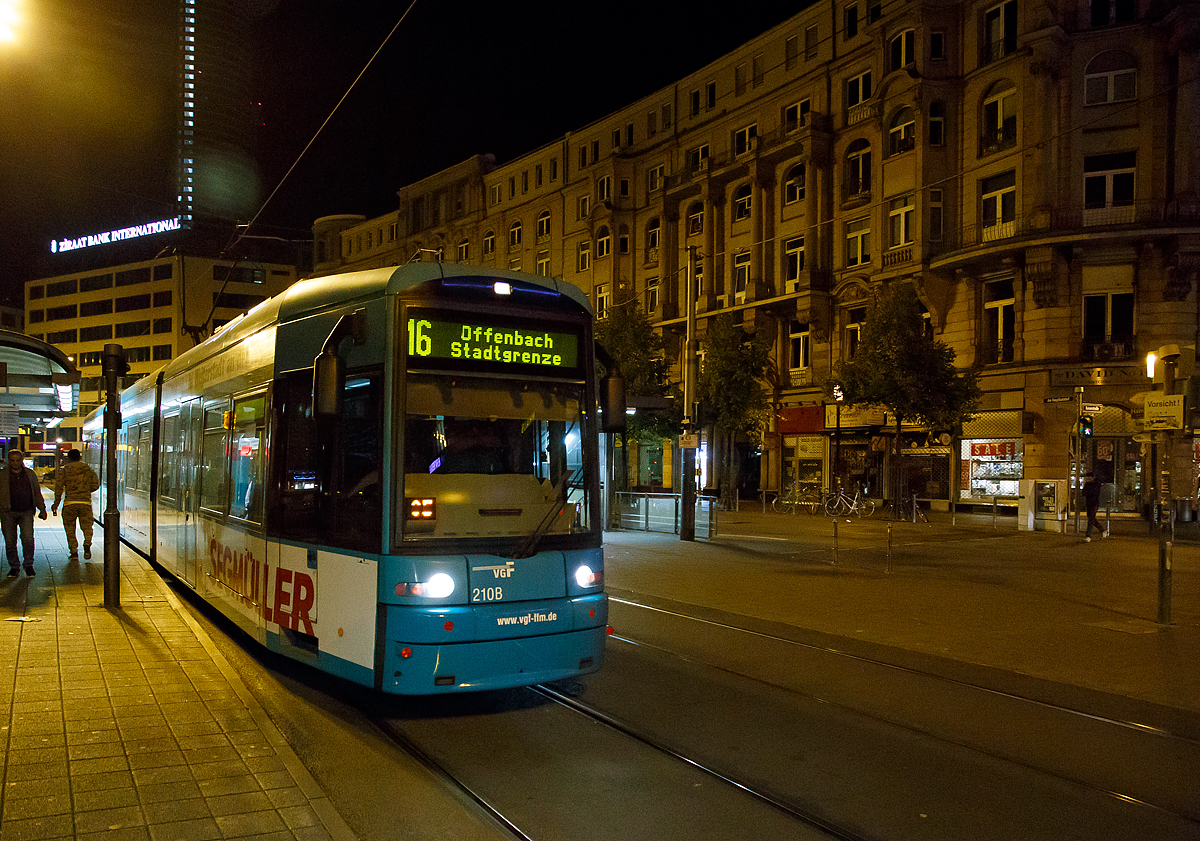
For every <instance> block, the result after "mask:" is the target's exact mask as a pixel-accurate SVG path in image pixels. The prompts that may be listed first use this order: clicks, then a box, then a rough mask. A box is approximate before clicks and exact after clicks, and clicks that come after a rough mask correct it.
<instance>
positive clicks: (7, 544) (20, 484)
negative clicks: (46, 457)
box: [0, 449, 46, 578]
mask: <svg viewBox="0 0 1200 841" xmlns="http://www.w3.org/2000/svg"><path fill="white" fill-rule="evenodd" d="M35 510H36V511H37V512H38V518H39V519H42V520H44V519H46V500H44V499H42V486H41V484H40V483H39V482H38V479H37V474H36V473H34V472H33V470H32V468H29V467H26V466H25V453H23V452H22V451H20V450H17V449H12V450H9V451H8V464H7V466H6V468H5V469H3V470H0V528H2V529H3V531H4V552H5V554H6V555H8V576H9V578H12V577H13V576H15V575H20V574H21V559H20V558H18V557H17V532H18V531H19V532H20V533H21V553H22V555H23V557H24V559H25V574H26V575H33V512H34V511H35Z"/></svg>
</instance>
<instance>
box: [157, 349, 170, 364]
mask: <svg viewBox="0 0 1200 841" xmlns="http://www.w3.org/2000/svg"><path fill="white" fill-rule="evenodd" d="M170 358H171V346H170V345H155V346H154V361H155V362H161V361H163V360H167V359H170Z"/></svg>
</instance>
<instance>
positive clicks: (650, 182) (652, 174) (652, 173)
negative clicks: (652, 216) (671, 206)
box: [646, 164, 663, 193]
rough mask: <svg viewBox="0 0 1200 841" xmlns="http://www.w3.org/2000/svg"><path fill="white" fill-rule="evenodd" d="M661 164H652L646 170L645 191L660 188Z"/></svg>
mask: <svg viewBox="0 0 1200 841" xmlns="http://www.w3.org/2000/svg"><path fill="white" fill-rule="evenodd" d="M662 185H663V165H662V164H659V165H658V166H652V167H650V169H648V170H646V191H647V192H650V193H653V192H656V191H658V190H659V189H661V188H662Z"/></svg>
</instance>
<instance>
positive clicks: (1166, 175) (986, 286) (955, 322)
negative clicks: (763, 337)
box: [314, 0, 1200, 512]
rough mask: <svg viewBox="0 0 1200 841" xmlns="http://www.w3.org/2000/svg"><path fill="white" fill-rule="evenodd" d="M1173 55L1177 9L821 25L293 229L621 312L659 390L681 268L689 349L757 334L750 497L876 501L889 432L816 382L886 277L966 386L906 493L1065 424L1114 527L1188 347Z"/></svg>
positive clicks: (1186, 60)
mask: <svg viewBox="0 0 1200 841" xmlns="http://www.w3.org/2000/svg"><path fill="white" fill-rule="evenodd" d="M1198 50H1200V4H1198V3H1167V2H1158V0H1153V2H1152V1H1151V0H1062V2H1058V3H1051V2H1035V0H1005V2H994V0H986V1H983V2H948V0H928V2H907V1H906V0H893V1H892V2H887V3H880V2H875V0H856V2H838V3H830V2H818V3H815V4H813V5H812V6H810V7H809V8H807V9H805V10H804V11H802V12H800V13H799V14H797V15H796V16H795V17H793V18H792V19H790V20H788V21H787V22H785V23H783V24H781V25H780V26H778V27H776V28H774V29H772V30H770V31H769V32H766V33H764V34H763V35H761V36H759V37H757V38H755V39H753V40H752V41H750V42H748V43H746V44H744V45H743V46H742V47H740V48H738V49H737V50H735V51H733V52H731V53H730V54H728V55H726V56H725V57H723V58H721V59H720V60H718V61H715V62H713V63H712V64H709V65H708V66H706V67H704V68H702V69H700V70H698V71H696V72H695V73H692V74H690V75H688V76H685V77H683V78H681V79H680V80H679V81H678V82H677V83H675V84H674V85H671V86H669V87H666V88H663V89H661V90H658V91H655V92H654V93H652V94H650V95H649V96H646V97H644V98H643V99H641V100H639V101H637V102H634V103H631V104H630V105H629V106H628V107H626V108H624V109H621V110H620V111H618V112H616V113H613V114H609V115H607V116H605V117H604V118H602V119H599V120H597V121H596V122H595V123H593V124H592V125H589V126H585V127H583V128H581V129H579V130H577V131H573V132H571V133H569V134H567V135H565V136H563V137H561V138H558V139H556V140H554V141H553V142H551V143H549V144H547V145H546V146H544V147H542V148H540V149H537V150H534V151H531V152H530V153H529V154H527V155H524V156H522V157H520V158H518V159H516V160H513V161H510V162H506V163H503V164H497V163H496V162H495V161H494V160H492V159H491V158H490V157H487V156H483V157H477V158H474V159H472V160H469V161H465V162H463V163H462V164H459V165H458V166H455V167H451V168H450V169H447V170H445V171H443V172H440V173H436V174H434V175H431V176H430V177H429V178H427V179H425V180H424V181H421V182H419V183H417V184H412V185H409V186H406V187H404V188H402V189H401V190H400V191H399V193H398V197H399V202H398V205H397V210H396V212H395V213H391V214H388V215H387V216H384V217H381V218H378V219H370V220H367V219H363V218H362V217H352V216H338V217H325V218H323V219H320V220H317V222H316V223H315V224H314V235H315V237H316V265H317V271H318V273H331V272H334V271H342V270H347V269H353V268H366V267H370V266H378V265H389V264H398V263H403V262H407V261H408V260H410V259H414V258H416V259H438V258H439V256H440V258H441V259H444V260H447V261H457V262H466V263H478V264H481V265H488V266H498V267H504V268H517V269H521V270H523V271H529V272H537V273H540V274H546V275H552V276H555V277H559V278H563V279H565V280H568V281H570V282H573V283H576V284H578V285H579V286H580V287H581V288H583V289H584V290H586V291H587V292H588V293H589V294H590V295H591V296H592V300H593V302H594V304H595V307H596V312H597V317H599V318H604V317H605V315H606V313H607V310H608V308H609V307H611V306H612V305H613V304H614V303H622V302H625V301H627V300H629V299H637V300H638V301H639V302H640V303H641V304H642V306H643V307H644V308H645V310H646V311H647V312H648V313H649V314H650V316H651V318H652V320H653V321H654V323H655V324H656V325H657V327H658V329H660V330H661V331H662V333H663V335H664V338H665V339H666V343H667V347H668V348H669V353H670V356H671V359H672V361H673V362H674V363H675V365H676V369H677V370H678V367H679V364H678V363H679V357H680V354H681V352H682V344H683V327H684V321H685V315H686V313H685V303H684V302H685V301H686V294H685V292H686V286H685V283H686V276H687V270H688V266H689V257H690V255H693V254H694V255H695V256H696V268H697V271H696V280H695V282H696V285H697V289H698V293H699V295H698V305H697V306H698V317H699V325H700V332H701V335H703V331H704V325H705V324H706V322H707V321H708V319H710V318H711V317H712V316H714V315H715V314H718V313H730V314H732V315H733V316H734V317H735V318H737V319H739V320H740V321H741V323H742V325H743V326H744V328H745V329H746V330H747V331H766V333H767V334H768V335H769V336H770V337H771V338H772V341H773V346H774V353H773V360H774V366H775V370H774V371H773V374H774V376H772V377H770V378H769V379H770V383H771V386H770V387H771V389H772V394H771V397H772V401H773V403H774V407H775V413H774V415H775V416H774V421H773V423H772V425H771V428H770V430H769V431H768V433H767V434H766V436H765V438H764V440H763V441H762V442H761V447H759V442H748V444H747V447H746V453H745V454H744V455H746V456H748V457H755V456H760V460H759V469H758V470H757V471H753V472H752V475H753V478H754V479H757V480H758V483H757V484H758V486H759V487H762V488H773V489H774V488H780V487H786V486H788V485H789V484H791V483H793V482H812V483H817V482H823V483H828V481H829V479H830V476H831V473H832V472H836V473H838V474H839V475H842V476H845V477H847V478H849V479H852V480H854V481H856V482H858V483H862V484H866V485H868V486H870V487H871V488H872V490H876V489H877V487H878V486H877V482H878V477H879V476H880V475H881V473H882V470H883V467H884V463H883V459H884V458H885V456H884V450H885V449H886V447H885V446H884V444H885V442H886V437H887V436H888V435H890V432H889V430H888V429H887V427H886V426H885V425H883V424H882V421H884V420H885V419H884V418H883V417H882V416H881V413H878V412H848V411H846V412H841V413H837V412H836V410H835V409H834V407H832V406H827V405H825V398H824V397H823V395H822V391H821V388H820V383H821V382H822V381H823V379H824V378H825V377H827V376H828V374H829V372H830V370H831V367H832V365H833V364H835V362H836V361H837V360H840V359H843V358H845V357H846V356H847V355H848V354H851V353H852V352H853V349H854V345H855V341H856V339H857V337H858V331H859V329H860V327H861V325H862V323H863V320H864V319H865V318H866V315H867V313H868V312H869V305H870V302H871V300H872V297H873V296H874V294H875V293H876V291H877V290H878V289H880V288H881V287H883V286H886V285H888V284H897V283H911V284H913V285H914V286H915V287H916V289H917V290H918V293H919V295H920V298H921V300H922V302H923V303H924V305H925V307H926V309H927V311H928V318H929V321H930V324H931V329H932V330H933V332H934V335H935V336H936V337H937V338H939V339H941V340H943V341H945V342H946V343H948V344H949V345H950V346H951V347H953V348H954V350H955V351H956V353H957V360H958V363H959V364H960V365H963V366H967V365H972V364H979V365H981V366H982V370H983V375H982V386H983V388H984V391H985V398H984V403H983V406H982V411H981V413H980V414H979V416H978V417H977V418H976V419H975V420H973V421H971V422H970V423H968V424H967V426H966V427H965V428H964V429H963V430H962V440H961V442H960V441H957V440H956V441H955V442H954V447H953V451H951V450H952V448H951V447H950V446H949V445H947V443H946V442H945V439H944V438H943V437H942V436H940V435H939V434H938V432H939V431H938V430H933V431H929V430H917V429H914V430H912V431H911V434H908V433H906V435H905V436H904V437H905V439H906V440H905V441H904V442H903V443H904V448H905V450H906V452H908V453H909V454H911V455H915V456H918V458H917V459H916V461H915V463H916V464H918V465H920V467H919V468H918V469H916V470H915V471H914V472H913V474H912V475H911V476H910V481H911V483H912V489H913V490H914V491H915V492H917V493H919V494H922V495H924V496H925V497H927V498H931V499H935V500H946V499H949V498H951V497H954V498H958V499H962V500H970V499H987V500H990V499H991V497H992V496H993V495H996V494H999V495H1010V494H1015V493H1016V490H1017V486H1016V481H1015V480H1016V479H1017V478H1027V479H1043V478H1066V477H1067V476H1068V475H1069V472H1070V465H1071V463H1072V459H1073V455H1072V452H1071V447H1070V440H1071V437H1072V430H1073V429H1074V426H1075V423H1076V419H1077V416H1078V410H1079V406H1080V403H1081V402H1082V404H1083V405H1085V406H1088V407H1090V409H1089V410H1088V412H1089V414H1091V415H1092V416H1093V418H1094V423H1095V427H1094V428H1095V437H1094V438H1093V439H1092V440H1091V441H1090V442H1089V443H1088V445H1087V451H1086V452H1085V453H1084V454H1083V463H1084V468H1085V469H1088V470H1092V469H1094V470H1095V471H1096V472H1097V473H1100V474H1102V475H1103V476H1104V477H1105V478H1107V479H1108V481H1110V482H1111V483H1112V484H1113V489H1114V495H1113V497H1112V503H1113V504H1114V505H1115V506H1116V507H1117V508H1118V509H1120V510H1125V511H1130V512H1132V511H1139V510H1141V507H1142V504H1143V502H1144V500H1145V497H1146V496H1147V494H1148V493H1149V488H1150V485H1151V477H1150V472H1151V471H1149V470H1148V468H1147V463H1148V458H1149V457H1150V456H1151V448H1152V446H1153V445H1152V444H1151V443H1150V442H1148V441H1145V440H1141V439H1143V438H1144V437H1145V436H1142V435H1140V434H1139V433H1140V431H1141V426H1140V423H1139V418H1140V413H1141V395H1142V393H1144V392H1146V391H1149V390H1150V389H1151V383H1150V380H1149V379H1148V378H1147V376H1146V373H1145V364H1144V361H1143V359H1144V356H1145V354H1146V353H1147V351H1150V350H1153V349H1155V348H1157V347H1159V346H1160V345H1163V344H1165V343H1168V342H1171V343H1177V344H1179V345H1191V346H1194V345H1196V343H1197V341H1196V340H1197V338H1198V333H1200V298H1198V297H1197V290H1196V280H1197V270H1198V268H1200V144H1198V143H1197V138H1198V137H1200V80H1198V78H1197V77H1198V75H1200V60H1198V58H1200V55H1198ZM1077 387H1082V389H1083V391H1082V398H1081V397H1080V395H1079V393H1078V392H1077V390H1076V389H1077ZM839 414H840V418H839V417H838V415H839ZM1135 436H1136V437H1135ZM835 438H836V439H837V444H838V446H837V447H836V448H835V447H834V446H833V439H835ZM656 446H657V445H654V446H649V447H647V446H645V445H643V451H642V452H640V453H639V455H638V456H637V457H634V458H633V459H632V461H633V467H634V472H633V475H634V476H636V477H638V479H637V480H636V481H639V482H640V483H642V484H647V485H652V484H655V483H656V475H655V471H654V470H653V469H650V468H648V467H647V465H651V466H653V465H654V464H655V463H656V462H655V458H656V452H655V448H656ZM756 448H757V449H756ZM835 451H836V453H837V460H838V464H837V465H834V464H833V460H834V453H835ZM631 456H632V454H631ZM663 459H664V460H665V461H666V462H667V463H669V462H670V446H669V443H668V444H667V453H666V454H665V455H664V456H663ZM662 472H663V471H662V470H661V468H660V469H659V471H658V474H657V481H661V477H662ZM751 484H753V481H752V483H751ZM1176 495H1177V496H1178V495H1181V494H1179V493H1176Z"/></svg>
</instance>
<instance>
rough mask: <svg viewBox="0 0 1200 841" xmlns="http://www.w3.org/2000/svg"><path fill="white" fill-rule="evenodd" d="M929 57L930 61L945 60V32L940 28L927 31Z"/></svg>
mask: <svg viewBox="0 0 1200 841" xmlns="http://www.w3.org/2000/svg"><path fill="white" fill-rule="evenodd" d="M929 58H930V59H931V60H932V61H945V60H946V33H945V32H943V31H942V30H940V29H935V30H933V32H930V33H929Z"/></svg>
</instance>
